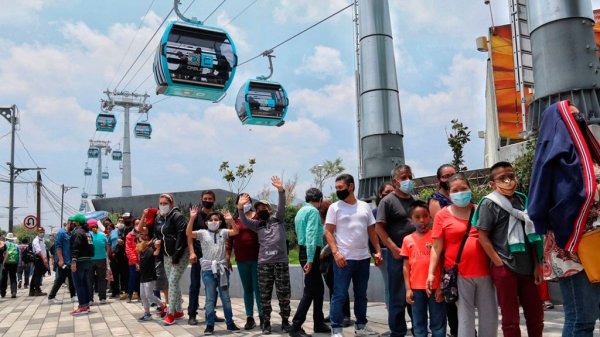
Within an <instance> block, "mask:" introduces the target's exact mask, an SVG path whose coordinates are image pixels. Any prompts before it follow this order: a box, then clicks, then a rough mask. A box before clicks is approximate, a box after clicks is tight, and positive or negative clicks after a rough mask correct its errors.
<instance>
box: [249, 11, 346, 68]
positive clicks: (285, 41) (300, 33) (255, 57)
mask: <svg viewBox="0 0 600 337" xmlns="http://www.w3.org/2000/svg"><path fill="white" fill-rule="evenodd" d="M352 6H354V3H351V4H349V5H348V6H346V7H344V8H342V9H340V10H338V11H337V12H335V13H333V14H331V15H329V16H328V17H326V18H324V19H322V20H320V21H318V22H317V23H315V24H313V25H311V26H310V27H308V28H305V29H304V30H302V31H300V32H299V33H297V34H295V35H292V36H291V37H289V38H287V39H286V40H284V41H283V42H280V43H278V44H276V45H275V46H274V47H271V48H269V49H267V50H265V51H263V52H262V53H260V54H258V55H256V56H254V57H253V58H251V59H248V60H246V61H244V62H242V63H238V65H237V66H238V67H241V66H243V65H244V64H246V63H248V62H250V61H254V60H255V59H257V58H259V57H261V56H264V55H266V54H267V53H268V52H272V51H273V50H275V48H278V47H281V46H282V45H284V44H286V43H288V42H289V41H291V40H293V39H294V38H296V37H298V36H300V35H302V34H304V33H306V32H307V31H309V30H310V29H312V28H314V27H316V26H318V25H320V24H321V23H323V22H325V21H327V20H329V19H331V18H332V17H334V16H336V15H338V14H340V13H341V12H343V11H345V10H346V9H348V8H350V7H352Z"/></svg>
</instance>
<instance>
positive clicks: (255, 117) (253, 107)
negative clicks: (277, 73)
mask: <svg viewBox="0 0 600 337" xmlns="http://www.w3.org/2000/svg"><path fill="white" fill-rule="evenodd" d="M288 105H289V100H288V97H287V93H286V91H285V89H284V88H283V86H282V85H281V84H279V83H277V82H273V81H267V80H262V79H255V80H248V81H247V82H246V83H245V84H244V85H243V86H242V87H241V88H240V91H239V92H238V95H237V98H236V101H235V110H236V112H237V115H238V118H239V119H240V121H241V122H242V124H252V125H266V126H282V125H283V124H284V123H285V120H284V119H285V115H286V113H287V109H288Z"/></svg>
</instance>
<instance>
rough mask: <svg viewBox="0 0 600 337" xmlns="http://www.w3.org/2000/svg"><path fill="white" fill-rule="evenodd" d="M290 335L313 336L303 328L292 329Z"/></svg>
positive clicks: (294, 336)
mask: <svg viewBox="0 0 600 337" xmlns="http://www.w3.org/2000/svg"><path fill="white" fill-rule="evenodd" d="M290 337H312V336H311V335H309V334H307V333H306V332H304V331H302V330H298V331H293V330H292V331H290Z"/></svg>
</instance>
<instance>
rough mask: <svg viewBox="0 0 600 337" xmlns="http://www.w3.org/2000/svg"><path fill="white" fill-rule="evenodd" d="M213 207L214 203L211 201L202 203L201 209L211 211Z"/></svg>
mask: <svg viewBox="0 0 600 337" xmlns="http://www.w3.org/2000/svg"><path fill="white" fill-rule="evenodd" d="M214 205H215V203H214V202H212V201H204V200H203V201H202V207H204V208H206V209H212V208H213V206H214Z"/></svg>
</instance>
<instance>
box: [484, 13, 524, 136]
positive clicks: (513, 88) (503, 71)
mask: <svg viewBox="0 0 600 337" xmlns="http://www.w3.org/2000/svg"><path fill="white" fill-rule="evenodd" d="M490 48H491V51H490V57H491V62H492V70H493V73H494V92H495V96H496V107H497V111H498V131H499V135H500V140H501V144H500V145H501V146H503V145H509V144H514V143H518V142H521V141H523V137H522V136H521V135H520V133H522V132H523V118H522V114H521V94H520V93H519V92H518V91H517V84H516V79H515V63H514V55H513V45H512V31H511V25H503V26H496V27H494V29H493V30H492V31H491V32H490ZM525 97H526V99H530V98H531V97H533V90H532V89H531V88H526V89H525ZM525 109H528V107H527V105H526V107H525ZM525 114H526V115H527V111H525Z"/></svg>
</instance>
